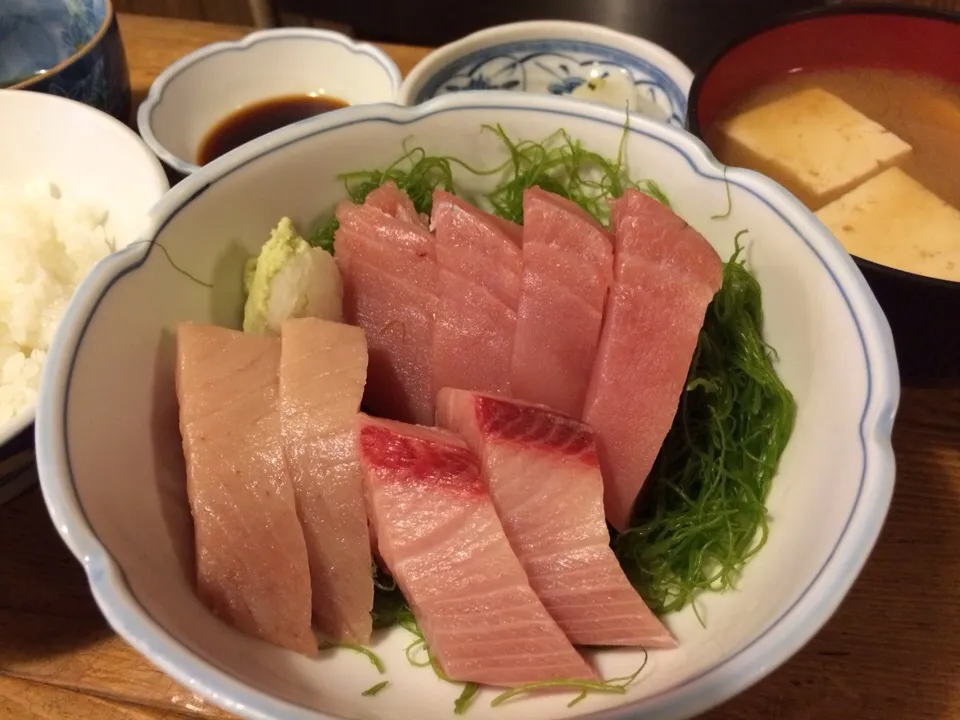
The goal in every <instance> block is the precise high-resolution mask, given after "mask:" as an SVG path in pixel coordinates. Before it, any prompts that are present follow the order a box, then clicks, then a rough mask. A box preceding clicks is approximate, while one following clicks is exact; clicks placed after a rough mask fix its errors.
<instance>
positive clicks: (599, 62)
mask: <svg viewBox="0 0 960 720" xmlns="http://www.w3.org/2000/svg"><path fill="white" fill-rule="evenodd" d="M692 83H693V73H692V72H691V71H690V68H688V67H687V66H686V65H684V64H683V62H682V61H681V60H680V59H679V58H677V57H676V56H674V55H672V54H671V53H669V52H668V51H667V50H664V49H663V48H662V47H660V46H659V45H656V44H655V43H652V42H650V41H649V40H644V39H643V38H640V37H636V36H635V35H627V34H625V33H621V32H617V31H616V30H610V29H609V28H605V27H602V26H600V25H592V24H590V23H580V22H569V21H566V20H530V21H526V22H518V23H510V24H508V25H497V26H495V27H491V28H487V29H485V30H480V31H478V32H475V33H472V34H470V35H467V36H466V37H464V38H461V39H460V40H457V41H455V42H452V43H449V44H447V45H444V46H443V47H440V48H438V49H436V50H434V51H433V52H432V53H430V54H429V55H428V56H427V57H425V58H424V59H423V60H421V61H420V62H419V63H417V65H416V67H414V68H413V70H412V71H411V72H410V74H409V75H408V76H407V77H406V79H405V80H404V81H403V85H401V87H400V94H399V102H400V103H402V104H405V105H416V104H417V103H421V102H424V101H425V100H429V99H431V98H433V97H437V96H439V95H446V94H448V93H451V92H461V91H465V90H470V91H473V90H501V91H513V92H533V93H539V94H548V95H559V96H563V97H569V98H573V99H577V100H584V101H588V102H599V103H604V104H607V105H613V106H615V107H617V108H621V109H622V108H624V107H625V106H626V105H627V103H629V105H630V108H631V110H633V111H635V112H639V113H641V114H643V115H646V116H648V117H652V118H654V119H656V120H661V121H664V122H667V123H669V124H670V125H675V126H676V127H683V122H684V119H685V118H686V116H687V95H688V93H689V92H690V85H691V84H692Z"/></svg>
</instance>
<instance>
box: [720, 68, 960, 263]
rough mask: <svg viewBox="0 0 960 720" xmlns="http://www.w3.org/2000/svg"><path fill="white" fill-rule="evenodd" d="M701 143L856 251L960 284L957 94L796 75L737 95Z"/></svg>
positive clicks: (839, 76)
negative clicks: (788, 197) (774, 184)
mask: <svg viewBox="0 0 960 720" xmlns="http://www.w3.org/2000/svg"><path fill="white" fill-rule="evenodd" d="M704 137H705V140H706V142H707V144H708V146H709V147H710V148H711V149H712V150H713V151H714V154H715V155H716V156H717V158H718V159H719V160H720V161H721V162H723V163H725V164H728V165H736V166H741V167H749V168H752V169H754V170H757V171H759V172H762V173H764V174H766V175H769V176H770V177H772V178H773V179H774V180H777V181H778V182H779V183H780V184H782V185H783V186H784V187H786V188H787V189H788V190H790V191H791V192H792V193H793V194H794V195H796V196H797V197H798V198H799V199H800V200H801V201H802V202H803V203H804V204H805V205H807V207H809V208H810V209H811V210H813V211H814V212H817V213H818V215H819V217H820V219H821V221H823V222H824V224H826V225H827V227H828V228H829V229H830V230H831V231H832V232H833V233H834V234H835V235H836V236H837V238H838V239H839V240H840V241H841V242H842V243H843V244H844V246H845V247H846V249H847V250H848V251H849V252H850V253H852V254H854V255H857V256H859V257H862V258H865V259H868V260H871V261H873V262H877V263H880V264H883V265H888V266H891V267H896V268H898V269H901V270H906V271H908V272H914V273H918V274H922V275H928V276H931V277H938V278H942V279H947V280H954V281H960V86H955V85H951V84H949V83H946V82H944V81H941V80H939V79H936V78H932V77H925V76H920V75H916V74H913V73H908V72H900V71H891V70H880V69H845V70H830V71H804V72H798V73H794V74H791V75H789V76H786V77H784V78H783V79H782V80H780V81H778V82H776V83H772V84H770V85H767V86H764V87H762V88H760V89H758V90H757V91H755V92H754V93H752V94H750V95H749V96H748V97H745V98H742V99H741V101H740V102H738V103H737V104H735V105H734V106H733V107H730V108H728V109H727V110H726V111H725V112H724V113H723V115H722V116H721V117H719V118H718V120H717V121H716V122H715V123H714V124H713V125H712V126H710V127H708V128H706V129H705V131H704Z"/></svg>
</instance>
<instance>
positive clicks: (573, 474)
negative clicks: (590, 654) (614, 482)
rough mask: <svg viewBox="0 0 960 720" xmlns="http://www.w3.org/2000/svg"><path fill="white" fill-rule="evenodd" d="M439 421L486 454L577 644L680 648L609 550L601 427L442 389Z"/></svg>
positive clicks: (533, 567) (532, 571) (502, 500)
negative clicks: (597, 435)
mask: <svg viewBox="0 0 960 720" xmlns="http://www.w3.org/2000/svg"><path fill="white" fill-rule="evenodd" d="M437 417H438V422H439V424H440V426H441V427H444V428H448V429H450V430H454V431H455V432H457V433H459V434H460V435H461V436H462V437H463V438H464V439H465V440H466V442H467V445H469V446H470V448H471V449H472V450H473V451H474V452H475V453H476V454H477V455H478V456H479V457H480V461H481V464H482V466H483V475H484V480H485V481H486V484H487V488H488V489H489V491H490V496H491V498H492V499H493V504H494V506H495V507H496V510H497V514H498V515H499V516H500V521H501V522H502V523H503V529H504V531H505V532H506V535H507V538H508V539H509V541H510V545H511V546H512V547H513V549H514V551H515V552H516V553H517V557H518V558H519V559H520V563H521V564H522V565H523V569H524V570H525V571H526V573H527V577H528V578H529V580H530V586H531V587H532V588H533V589H534V591H535V592H536V593H537V596H538V597H539V598H540V600H541V601H542V602H543V604H544V607H546V608H547V611H548V612H549V613H550V615H551V616H552V617H553V619H554V620H556V622H557V624H558V625H559V626H560V629H561V630H563V631H564V633H566V635H567V637H568V638H570V641H571V642H572V643H573V644H574V645H630V646H642V647H646V648H672V647H676V641H675V640H674V639H673V637H672V636H671V635H670V633H669V632H668V631H667V629H666V628H665V627H664V626H663V625H662V624H661V622H660V621H659V620H658V619H657V617H656V616H655V615H654V614H653V613H652V612H651V611H650V610H649V608H647V606H646V605H645V604H644V602H643V600H642V599H641V598H640V596H639V595H638V594H637V591H636V590H634V588H633V586H632V585H631V584H630V582H629V581H628V580H627V578H626V576H625V575H624V574H623V571H622V570H621V569H620V563H619V562H617V559H616V557H615V556H614V554H613V551H612V550H611V549H610V535H609V533H608V531H607V525H606V522H605V521H604V515H603V478H602V477H601V475H600V465H599V461H598V458H597V451H596V444H595V442H594V437H593V431H592V430H591V429H590V428H589V427H588V426H587V425H584V424H583V423H581V422H579V421H577V420H574V419H573V418H570V417H567V416H566V415H561V414H559V413H556V412H553V411H552V410H549V409H547V408H544V407H541V406H536V405H531V404H528V403H523V402H518V401H514V400H508V399H506V398H497V397H493V396H490V395H481V394H478V393H471V392H467V391H465V390H453V389H444V390H441V391H440V395H439V397H438V398H437Z"/></svg>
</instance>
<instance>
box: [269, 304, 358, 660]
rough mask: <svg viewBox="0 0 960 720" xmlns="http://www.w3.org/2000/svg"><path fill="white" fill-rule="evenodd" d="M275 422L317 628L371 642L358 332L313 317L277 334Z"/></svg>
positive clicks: (292, 323) (340, 638) (354, 640)
mask: <svg viewBox="0 0 960 720" xmlns="http://www.w3.org/2000/svg"><path fill="white" fill-rule="evenodd" d="M281 348H282V351H281V354H280V417H281V422H282V428H283V440H284V447H285V450H286V458H287V466H288V468H289V470H290V477H291V478H292V480H293V487H294V491H295V494H296V499H297V513H298V515H299V516H300V522H301V524H302V525H303V531H304V537H305V538H306V541H307V555H308V557H309V560H310V578H311V580H312V584H313V616H314V619H315V621H316V625H317V627H318V628H319V629H320V631H321V632H322V633H323V634H324V635H326V636H327V637H328V638H330V639H332V640H336V641H343V642H352V643H360V644H361V645H363V644H366V643H368V642H369V641H370V633H371V630H372V620H371V616H370V611H371V609H372V608H373V576H372V574H371V570H370V569H371V557H370V534H369V531H368V529H367V513H366V509H365V508H364V504H363V503H364V501H363V485H362V480H361V475H360V462H359V460H358V458H357V451H356V441H355V437H354V435H355V433H356V420H357V411H358V410H359V409H360V398H361V397H362V396H363V386H364V382H365V380H366V375H367V345H366V342H365V341H364V338H363V330H361V329H360V328H357V327H353V326H351V325H343V324H341V323H336V322H328V321H325V320H318V319H312V318H311V319H302V320H287V321H286V322H284V323H283V326H282V329H281Z"/></svg>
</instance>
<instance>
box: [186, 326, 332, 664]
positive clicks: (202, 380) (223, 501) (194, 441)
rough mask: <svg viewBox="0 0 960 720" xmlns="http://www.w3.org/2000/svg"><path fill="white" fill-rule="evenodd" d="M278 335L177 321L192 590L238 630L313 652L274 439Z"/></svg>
mask: <svg viewBox="0 0 960 720" xmlns="http://www.w3.org/2000/svg"><path fill="white" fill-rule="evenodd" d="M279 366H280V338H277V337H266V336H261V335H252V334H248V333H241V332H237V331H235V330H228V329H226V328H220V327H214V326H211V325H195V324H192V323H183V324H181V325H179V326H178V327H177V379H176V384H177V397H178V398H179V400H180V432H181V435H182V437H183V454H184V458H185V459H186V468H187V495H188V497H189V501H190V510H191V512H192V514H193V524H194V533H195V537H196V554H197V594H198V595H199V597H200V600H201V601H202V602H203V603H204V604H205V605H207V606H208V607H209V608H210V609H211V610H212V611H213V612H214V613H215V614H216V615H218V616H219V617H221V618H223V619H224V620H225V621H226V622H228V623H230V624H231V625H233V626H234V627H236V628H237V629H238V630H240V631H242V632H244V633H247V634H248V635H253V636H256V637H259V638H262V639H264V640H267V641H268V642H271V643H274V644H276V645H280V646H282V647H285V648H289V649H291V650H296V651H298V652H301V653H303V654H304V655H309V656H312V655H316V653H317V643H316V639H315V637H314V635H313V632H312V631H311V629H310V602H311V598H310V570H309V566H308V561H307V548H306V544H305V542H304V538H303V530H302V529H301V527H300V523H299V522H297V510H296V504H295V500H294V492H293V486H292V484H291V482H290V477H289V475H288V474H287V469H286V464H285V462H284V456H283V446H282V442H281V439H280V413H279V407H278V400H277V394H278V393H277V387H278V372H279Z"/></svg>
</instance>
